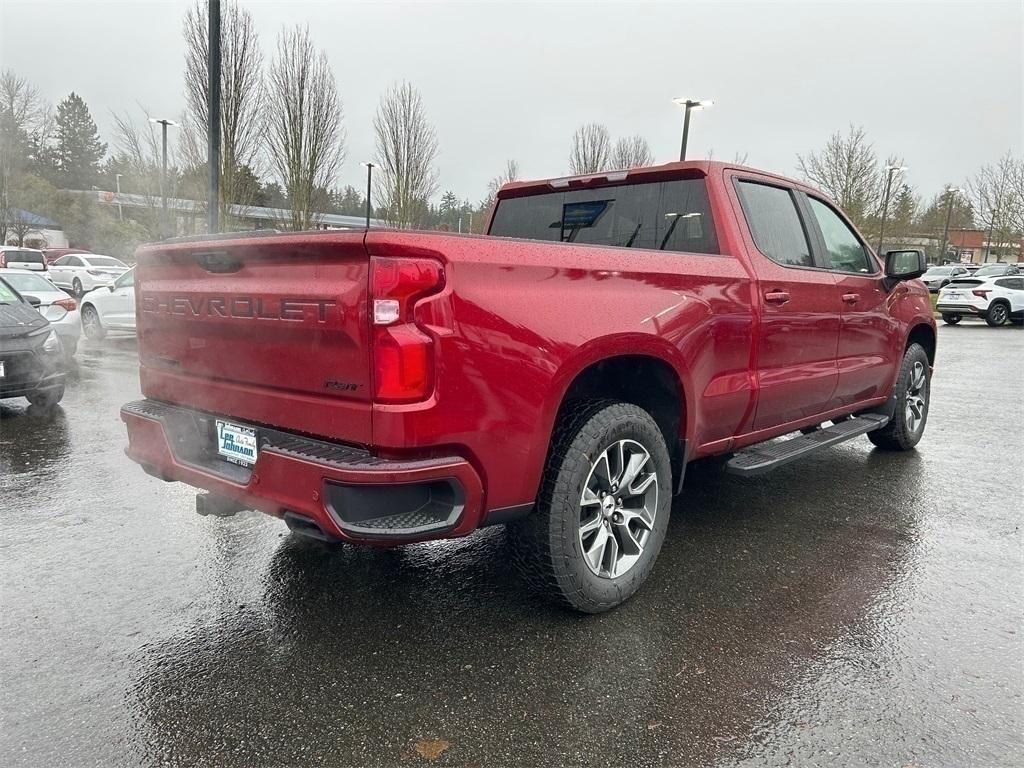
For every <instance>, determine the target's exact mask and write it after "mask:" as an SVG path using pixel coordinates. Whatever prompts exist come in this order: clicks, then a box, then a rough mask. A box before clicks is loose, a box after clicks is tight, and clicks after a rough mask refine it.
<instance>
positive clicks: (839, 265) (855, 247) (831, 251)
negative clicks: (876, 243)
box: [807, 197, 875, 273]
mask: <svg viewBox="0 0 1024 768" xmlns="http://www.w3.org/2000/svg"><path fill="white" fill-rule="evenodd" d="M807 201H808V202H809V203H810V204H811V212H812V213H813V214H814V218H815V219H816V220H817V222H818V227H819V228H820V229H821V235H822V237H823V238H824V239H825V252H826V254H827V255H828V262H829V263H828V266H829V269H834V270H836V271H838V272H861V273H871V272H874V271H875V270H874V268H873V266H872V264H871V261H870V258H869V257H868V253H867V249H865V248H864V245H863V244H862V243H861V241H860V240H859V239H858V238H857V236H856V235H855V234H854V233H853V230H852V229H850V227H849V226H847V224H846V222H845V221H843V220H842V219H841V218H840V217H839V214H838V213H836V212H835V211H833V210H832V209H831V208H830V207H829V206H827V205H825V203H823V202H821V201H820V200H817V199H815V198H813V197H808V198H807Z"/></svg>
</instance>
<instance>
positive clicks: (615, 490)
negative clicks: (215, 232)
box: [121, 162, 936, 612]
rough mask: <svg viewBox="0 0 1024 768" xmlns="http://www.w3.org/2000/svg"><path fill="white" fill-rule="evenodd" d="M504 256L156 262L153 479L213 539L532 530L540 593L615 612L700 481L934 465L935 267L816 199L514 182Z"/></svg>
mask: <svg viewBox="0 0 1024 768" xmlns="http://www.w3.org/2000/svg"><path fill="white" fill-rule="evenodd" d="M487 232H488V234H487V235H486V236H473V235H455V234H450V233H437V232H411V231H398V230H377V229H369V230H360V231H327V232H316V233H291V234H268V235H263V236H259V235H255V234H252V235H233V236H216V237H209V238H205V239H192V240H181V241H174V242H165V243H161V244H156V245H149V246H145V247H143V248H141V249H140V250H139V252H138V253H137V259H138V266H137V268H136V272H135V291H136V305H137V329H138V339H139V358H140V366H141V367H140V377H141V384H142V391H143V395H144V397H145V399H143V400H140V401H137V402H133V403H128V404H126V405H125V406H124V407H123V408H122V411H121V415H122V419H123V420H124V421H125V423H126V425H127V428H128V435H129V446H128V449H127V452H128V455H129V456H130V457H131V458H132V459H134V460H135V461H136V462H138V463H139V464H141V465H142V467H143V468H144V469H145V470H146V471H147V472H149V473H150V474H152V475H154V476H157V477H160V478H162V479H164V480H173V481H183V482H186V483H189V484H191V485H193V486H195V487H197V488H199V489H202V490H203V491H205V492H204V493H200V494H199V495H198V496H197V509H198V510H199V511H200V512H203V513H212V514H222V515H229V514H232V513H234V512H235V511H237V510H239V509H258V510H262V511H264V512H267V513H269V514H271V515H275V516H278V517H281V518H283V519H284V520H285V522H286V523H287V524H288V525H289V526H290V527H292V529H293V530H295V531H297V532H300V533H304V534H307V535H310V536H314V537H318V538H323V539H328V540H342V541H347V542H353V543H364V544H371V545H380V546H387V545H394V544H401V543H408V542H415V541H423V540H428V539H438V538H446V537H457V536H465V535H467V534H470V533H472V532H473V531H475V530H476V529H478V528H480V527H482V526H486V525H492V524H495V523H509V524H510V526H511V533H512V540H513V541H514V542H515V546H514V547H513V552H514V553H515V558H516V561H517V562H518V563H519V565H520V566H521V567H522V570H523V572H524V573H526V574H527V575H528V576H529V577H530V578H531V580H532V581H534V582H535V583H536V584H537V585H538V586H539V587H540V588H541V589H543V590H544V591H545V592H546V593H547V594H549V595H550V596H551V597H553V598H554V599H555V600H557V601H559V602H561V603H563V604H565V605H567V606H570V607H572V608H575V609H577V610H580V611H584V612H599V611H603V610H607V609H608V608H611V607H613V606H614V605H617V604H618V603H620V602H622V601H623V600H625V599H626V598H628V597H629V596H630V595H631V594H633V593H634V592H635V591H636V589H638V588H639V586H640V584H641V583H642V582H643V580H644V579H645V578H646V576H647V574H648V573H649V572H650V570H651V568H652V567H653V565H654V561H655V559H656V557H657V554H658V551H659V549H660V547H661V544H662V541H663V539H664V537H665V532H666V528H667V525H668V518H669V514H670V508H671V503H670V502H671V498H672V496H673V495H674V494H675V493H677V492H678V491H679V490H680V488H681V485H682V479H683V476H684V472H685V468H686V466H687V464H688V463H689V462H691V461H693V460H695V459H698V458H702V457H710V456H716V455H732V458H731V459H729V461H728V463H727V464H726V467H727V469H728V470H729V471H730V472H733V473H736V474H740V475H747V476H753V475H757V474H759V473H762V472H766V471H768V470H771V469H773V468H775V467H778V466H781V465H783V464H786V463H788V462H790V461H793V460H796V459H799V458H801V457H803V456H806V455H809V454H811V453H813V452H816V451H818V450H821V449H823V448H825V447H827V446H830V445H834V444H836V443H838V442H841V441H844V440H848V439H851V438H853V437H855V436H857V435H862V434H867V436H868V438H870V440H871V441H872V442H873V443H874V444H875V445H876V446H878V447H879V448H883V449H893V450H908V449H911V448H913V447H914V446H915V445H916V444H917V442H918V441H919V440H920V438H921V435H922V433H923V431H924V428H925V424H926V421H927V416H928V402H929V391H930V380H931V372H932V367H933V364H934V359H935V348H936V333H935V322H934V320H933V315H932V309H931V305H930V301H929V294H928V290H927V289H926V288H925V287H924V285H923V284H922V283H921V282H920V280H918V279H916V278H918V277H920V275H921V274H923V272H924V271H925V269H926V264H925V260H924V254H923V253H922V252H920V251H914V250H909V251H897V252H890V253H889V254H887V255H886V258H885V259H884V260H882V259H879V258H878V257H877V256H876V255H875V254H874V253H873V252H872V250H871V248H870V247H868V245H867V244H866V242H865V240H864V238H863V237H862V236H861V235H860V234H859V233H858V232H857V231H856V229H855V228H854V227H853V226H852V225H851V223H850V222H849V220H848V219H847V218H846V216H845V215H844V214H843V213H842V212H841V211H840V210H839V209H838V208H837V207H836V206H835V204H833V203H832V202H831V201H830V200H828V199H827V198H826V197H825V196H823V195H822V194H821V193H820V192H819V191H817V190H815V189H812V188H810V187H808V186H805V185H803V184H801V183H798V182H796V181H792V180H789V179H786V178H783V177H780V176H776V175H774V174H770V173H765V172H762V171H757V170H753V169H750V168H743V167H737V166H734V165H729V164H723V163H716V162H680V163H670V164H667V165H661V166H654V167H649V168H642V169H634V170H630V171H616V172H612V173H599V174H595V175H590V176H582V177H572V178H562V179H552V180H544V181H533V182H516V183H512V184H507V185H505V186H504V187H503V188H502V189H501V190H500V191H499V193H498V195H497V200H496V204H495V206H494V208H493V210H492V213H491V216H490V220H489V222H488V228H487ZM785 435H790V436H791V437H790V439H788V440H785V441H773V442H770V443H769V442H767V441H772V440H773V439H774V438H778V437H780V436H785Z"/></svg>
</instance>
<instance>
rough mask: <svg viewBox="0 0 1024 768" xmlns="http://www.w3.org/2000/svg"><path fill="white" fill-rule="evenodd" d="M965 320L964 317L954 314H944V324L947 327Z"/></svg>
mask: <svg viewBox="0 0 1024 768" xmlns="http://www.w3.org/2000/svg"><path fill="white" fill-rule="evenodd" d="M963 319H964V316H963V315H957V314H954V313H952V312H943V313H942V322H944V323H945V324H946V325H956V324H957V323H959V322H960V321H961V320H963Z"/></svg>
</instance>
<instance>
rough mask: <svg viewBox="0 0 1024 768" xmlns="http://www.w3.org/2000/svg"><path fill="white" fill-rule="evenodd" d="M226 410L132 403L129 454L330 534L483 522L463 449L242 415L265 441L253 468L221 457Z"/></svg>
mask: <svg viewBox="0 0 1024 768" xmlns="http://www.w3.org/2000/svg"><path fill="white" fill-rule="evenodd" d="M217 418H218V417H217V416H216V415H215V414H209V413H205V412H201V411H195V410H191V409H187V408H181V407H178V406H172V405H168V404H166V403H162V402H159V401H155V400H139V401H137V402H133V403H128V404H127V405H125V406H123V407H122V408H121V419H122V421H124V422H125V425H126V426H127V428H128V440H129V444H128V448H127V449H126V451H125V452H126V453H127V455H128V457H129V458H131V459H132V460H133V461H135V462H137V463H139V464H141V465H142V467H143V469H145V470H146V472H148V473H149V474H151V475H154V476H156V477H160V478H161V479H164V480H177V481H181V482H184V483H188V484H189V485H192V486H195V487H197V488H202V489H205V490H208V491H211V492H213V493H215V494H218V495H220V496H224V497H227V498H229V499H232V500H234V501H236V502H238V504H239V505H240V506H242V507H243V508H251V509H258V510H260V511H262V512H266V513H268V514H271V515H274V516H277V517H286V516H287V517H288V519H289V520H290V521H292V520H294V519H296V518H298V519H300V520H301V519H304V520H306V521H311V522H312V523H314V524H315V526H316V527H317V528H319V529H320V532H322V533H323V534H324V535H325V536H326V537H327V538H333V539H341V540H346V541H352V542H367V543H374V542H376V543H391V542H396V543H397V542H411V541H424V540H428V539H435V538H448V537H455V536H462V535H465V534H468V533H470V532H472V531H473V530H475V529H476V528H477V527H478V525H479V524H480V518H481V510H482V509H483V497H484V493H483V486H482V483H481V481H480V476H479V475H478V474H477V472H476V470H475V469H474V468H473V466H472V465H471V464H470V463H469V462H468V461H467V460H466V459H465V458H463V457H461V456H457V455H443V456H430V457H425V458H413V459H398V460H396V459H383V458H380V457H377V456H374V455H373V454H371V453H370V452H369V451H367V450H365V449H362V448H358V447H354V446H348V445H342V444H338V443H329V442H324V441H320V440H314V439H311V438H306V437H303V436H301V435H297V434H294V433H290V432H283V431H281V430H276V429H271V428H264V427H261V426H258V425H248V424H245V423H244V422H243V423H241V426H246V427H250V428H252V429H255V430H256V433H257V440H258V445H259V450H258V455H257V458H256V463H255V464H254V465H252V467H244V466H240V465H236V464H232V463H229V462H227V461H225V460H223V459H221V458H219V457H218V456H217V453H216V442H215V440H214V439H213V437H212V436H213V432H212V431H211V430H215V424H216V420H217ZM230 421H231V422H232V423H235V424H238V423H239V422H238V421H237V420H235V419H230ZM293 527H294V526H293Z"/></svg>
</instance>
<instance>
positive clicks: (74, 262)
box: [64, 256, 82, 267]
mask: <svg viewBox="0 0 1024 768" xmlns="http://www.w3.org/2000/svg"><path fill="white" fill-rule="evenodd" d="M64 266H67V267H80V266H82V260H81V259H80V258H78V257H77V256H68V260H67V261H65V262H64Z"/></svg>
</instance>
